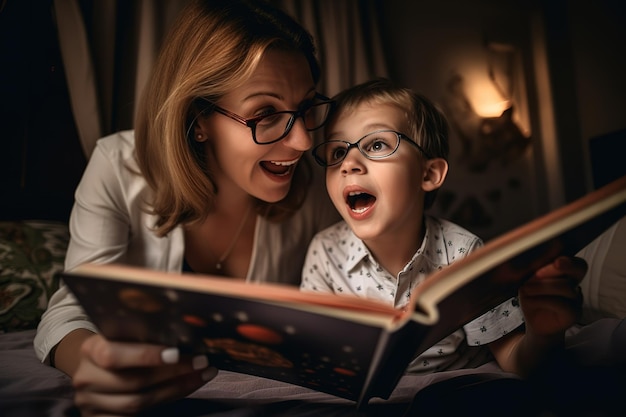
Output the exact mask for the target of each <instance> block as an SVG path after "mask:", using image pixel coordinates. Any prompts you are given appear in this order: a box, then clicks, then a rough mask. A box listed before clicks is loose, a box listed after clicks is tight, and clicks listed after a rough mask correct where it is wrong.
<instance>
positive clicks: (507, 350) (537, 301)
mask: <svg viewBox="0 0 626 417" xmlns="http://www.w3.org/2000/svg"><path fill="white" fill-rule="evenodd" d="M586 271H587V264H586V263H585V262H584V260H582V259H580V258H574V257H561V258H558V259H556V260H555V261H554V262H552V263H551V264H549V265H546V266H544V267H543V268H541V269H539V270H538V271H537V272H536V273H535V275H534V276H533V277H532V278H531V279H529V280H528V281H527V282H526V283H524V285H523V286H522V287H521V288H520V290H519V300H520V304H521V307H522V311H523V313H524V320H525V323H526V326H525V330H521V329H520V330H516V331H514V332H512V333H509V334H508V335H506V336H504V337H502V338H500V339H498V340H496V341H493V342H491V343H490V344H489V347H490V349H491V352H492V353H493V355H494V357H495V358H496V361H497V362H498V364H499V365H500V367H501V368H502V369H503V370H504V371H507V372H515V373H517V374H518V375H521V376H524V377H525V376H529V375H531V374H532V373H533V372H534V371H535V370H537V369H539V368H540V366H541V365H542V363H543V362H544V361H546V360H549V359H550V358H551V357H552V355H553V353H554V352H557V351H559V350H561V349H563V345H564V338H565V331H566V330H567V329H568V328H570V327H571V326H572V325H574V324H575V323H576V321H577V319H578V317H579V316H580V312H581V309H582V296H581V292H580V288H579V287H578V284H579V283H580V281H581V280H582V279H583V277H584V276H585V273H586Z"/></svg>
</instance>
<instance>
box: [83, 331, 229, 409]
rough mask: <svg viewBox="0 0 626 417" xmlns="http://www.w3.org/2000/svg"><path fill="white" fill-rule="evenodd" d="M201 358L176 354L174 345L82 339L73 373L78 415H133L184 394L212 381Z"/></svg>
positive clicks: (95, 337) (212, 374)
mask: <svg viewBox="0 0 626 417" xmlns="http://www.w3.org/2000/svg"><path fill="white" fill-rule="evenodd" d="M216 374H217V369H216V368H213V367H209V363H208V360H207V358H206V357H205V356H196V357H193V358H192V357H182V356H179V353H178V350H177V349H176V348H166V347H163V346H155V345H146V344H135V343H118V342H111V341H108V340H107V339H105V338H104V337H102V336H100V335H93V336H90V337H88V338H86V339H85V340H84V341H83V343H82V345H81V348H80V351H79V358H78V366H77V368H76V371H75V373H74V375H73V385H74V388H75V390H76V394H75V398H74V402H75V404H76V406H77V407H78V408H79V409H80V411H81V416H83V417H86V416H98V415H102V416H104V415H106V416H111V415H133V414H137V413H138V412H140V411H142V410H146V409H148V408H150V407H153V406H156V405H158V404H162V403H165V402H169V401H173V400H176V399H180V398H183V397H185V396H186V395H188V394H190V393H192V392H193V391H195V390H197V389H198V388H200V387H201V386H202V385H203V384H204V383H206V382H207V381H209V380H211V379H213V378H214V377H215V375H216Z"/></svg>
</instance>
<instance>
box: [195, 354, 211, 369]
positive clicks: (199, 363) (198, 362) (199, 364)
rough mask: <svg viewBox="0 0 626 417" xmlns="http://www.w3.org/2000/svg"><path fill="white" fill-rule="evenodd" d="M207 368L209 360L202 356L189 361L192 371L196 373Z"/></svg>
mask: <svg viewBox="0 0 626 417" xmlns="http://www.w3.org/2000/svg"><path fill="white" fill-rule="evenodd" d="M207 366H209V359H208V358H207V357H206V356H204V355H198V356H195V357H194V358H193V359H192V360H191V367H192V368H193V370H194V371H197V370H199V369H204V368H206V367H207Z"/></svg>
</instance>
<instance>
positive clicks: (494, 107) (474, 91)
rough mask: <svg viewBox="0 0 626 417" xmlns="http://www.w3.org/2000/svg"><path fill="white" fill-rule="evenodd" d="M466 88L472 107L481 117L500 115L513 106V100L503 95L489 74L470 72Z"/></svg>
mask: <svg viewBox="0 0 626 417" xmlns="http://www.w3.org/2000/svg"><path fill="white" fill-rule="evenodd" d="M465 90H466V91H465V92H466V96H467V98H468V100H469V102H470V104H471V106H472V108H473V109H474V111H475V112H476V114H478V115H479V116H480V117H498V116H500V115H501V114H502V112H503V111H504V110H506V109H508V108H509V107H511V102H510V101H509V100H508V99H507V98H506V97H502V94H500V92H499V91H498V90H497V89H496V88H495V87H494V85H493V82H492V81H491V80H490V79H489V78H488V77H487V75H483V74H475V73H474V74H469V75H468V76H467V77H466V82H465Z"/></svg>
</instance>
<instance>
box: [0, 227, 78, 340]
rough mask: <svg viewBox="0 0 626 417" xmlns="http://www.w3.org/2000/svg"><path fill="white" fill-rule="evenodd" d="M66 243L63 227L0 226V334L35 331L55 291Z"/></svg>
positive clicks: (65, 230) (66, 237) (66, 234)
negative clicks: (27, 330)
mask: <svg viewBox="0 0 626 417" xmlns="http://www.w3.org/2000/svg"><path fill="white" fill-rule="evenodd" d="M68 241H69V231H68V227H67V225H66V224H64V223H60V222H52V221H17V222H0V333H5V332H11V331H17V330H26V329H34V328H36V327H37V324H38V323H39V320H40V319H41V315H42V314H43V312H44V311H45V310H46V307H47V305H48V300H49V299H50V296H51V295H52V294H53V293H54V292H55V291H56V290H57V288H58V287H59V273H60V272H61V271H62V270H63V262H64V259H65V252H66V250H67V244H68Z"/></svg>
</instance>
